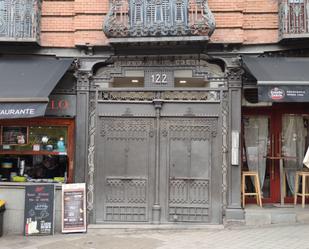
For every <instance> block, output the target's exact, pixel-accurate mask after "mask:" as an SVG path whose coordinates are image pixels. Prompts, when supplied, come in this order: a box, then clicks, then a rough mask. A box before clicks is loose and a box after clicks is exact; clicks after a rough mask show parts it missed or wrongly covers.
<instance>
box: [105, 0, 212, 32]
mask: <svg viewBox="0 0 309 249" xmlns="http://www.w3.org/2000/svg"><path fill="white" fill-rule="evenodd" d="M110 3H111V7H110V11H109V13H108V14H107V17H106V22H105V25H104V32H105V34H106V35H107V36H108V37H127V36H130V37H136V36H176V35H211V34H212V33H213V31H214V29H215V20H214V16H213V15H212V13H211V11H210V9H209V7H208V3H207V0H202V1H201V0H147V1H142V0H112V1H111V2H110ZM127 6H130V8H128V7H127ZM129 9H130V11H129Z"/></svg>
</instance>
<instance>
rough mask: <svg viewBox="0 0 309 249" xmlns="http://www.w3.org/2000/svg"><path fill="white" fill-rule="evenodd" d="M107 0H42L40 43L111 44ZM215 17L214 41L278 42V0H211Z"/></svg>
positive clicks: (210, 4) (69, 45) (63, 44)
mask: <svg viewBox="0 0 309 249" xmlns="http://www.w3.org/2000/svg"><path fill="white" fill-rule="evenodd" d="M108 2H109V1H108V0H87V1H86V0H57V1H55V0H43V3H42V23H41V45H42V46H45V47H74V46H76V45H83V44H86V43H89V44H93V45H106V44H108V40H107V38H106V37H105V36H104V33H103V31H102V26H103V21H104V17H105V14H106V13H107V12H108ZM209 6H210V8H211V10H212V11H213V13H214V15H215V18H216V25H217V27H216V30H215V32H214V34H213V35H212V37H211V42H212V43H244V44H259V43H276V42H277V41H278V2H277V0H209Z"/></svg>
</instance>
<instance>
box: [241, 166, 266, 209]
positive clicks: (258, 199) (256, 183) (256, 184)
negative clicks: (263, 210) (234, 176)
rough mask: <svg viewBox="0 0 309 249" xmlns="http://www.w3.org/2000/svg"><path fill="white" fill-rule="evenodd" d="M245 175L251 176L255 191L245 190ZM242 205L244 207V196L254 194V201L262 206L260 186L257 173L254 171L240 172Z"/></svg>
mask: <svg viewBox="0 0 309 249" xmlns="http://www.w3.org/2000/svg"><path fill="white" fill-rule="evenodd" d="M246 177H253V183H254V188H255V192H246ZM241 192H242V205H243V207H245V199H246V196H256V203H257V205H259V206H260V207H262V197H261V187H260V180H259V174H258V172H256V171H243V172H242V187H241Z"/></svg>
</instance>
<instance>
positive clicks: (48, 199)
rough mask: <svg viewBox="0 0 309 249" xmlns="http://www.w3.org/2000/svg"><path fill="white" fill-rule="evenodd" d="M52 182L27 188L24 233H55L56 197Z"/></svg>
mask: <svg viewBox="0 0 309 249" xmlns="http://www.w3.org/2000/svg"><path fill="white" fill-rule="evenodd" d="M54 196H55V187H54V185H52V184H44V185H43V184H41V185H29V186H26V188H25V214H24V235H52V234H54V200H55V198H54Z"/></svg>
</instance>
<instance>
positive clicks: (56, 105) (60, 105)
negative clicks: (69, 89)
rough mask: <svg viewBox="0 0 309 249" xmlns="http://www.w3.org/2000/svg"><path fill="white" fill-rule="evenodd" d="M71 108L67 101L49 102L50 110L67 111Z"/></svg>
mask: <svg viewBox="0 0 309 249" xmlns="http://www.w3.org/2000/svg"><path fill="white" fill-rule="evenodd" d="M68 108H69V102H68V101H67V100H51V101H50V102H49V109H51V110H66V109H68Z"/></svg>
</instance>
